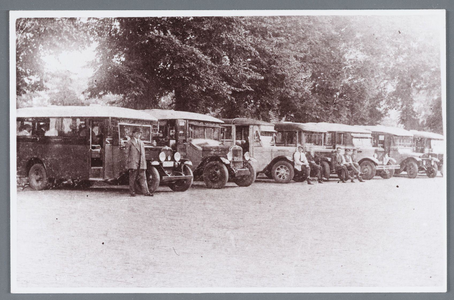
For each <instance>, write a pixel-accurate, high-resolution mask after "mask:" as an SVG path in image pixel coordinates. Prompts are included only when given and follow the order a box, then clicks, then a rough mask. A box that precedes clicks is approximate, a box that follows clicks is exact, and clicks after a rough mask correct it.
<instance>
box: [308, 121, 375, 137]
mask: <svg viewBox="0 0 454 300" xmlns="http://www.w3.org/2000/svg"><path fill="white" fill-rule="evenodd" d="M306 124H311V126H315V127H317V128H319V129H320V130H324V131H327V132H330V131H336V132H350V133H365V134H370V133H371V132H370V131H369V130H367V129H364V128H361V127H359V126H352V125H346V124H339V123H326V122H320V123H306Z"/></svg>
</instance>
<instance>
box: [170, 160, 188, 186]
mask: <svg viewBox="0 0 454 300" xmlns="http://www.w3.org/2000/svg"><path fill="white" fill-rule="evenodd" d="M182 174H183V175H185V176H191V178H189V179H181V180H177V181H175V182H170V183H169V188H170V189H171V190H172V191H175V192H184V191H186V190H187V189H189V188H190V187H191V185H192V181H193V174H192V170H191V168H189V166H188V165H183V171H182Z"/></svg>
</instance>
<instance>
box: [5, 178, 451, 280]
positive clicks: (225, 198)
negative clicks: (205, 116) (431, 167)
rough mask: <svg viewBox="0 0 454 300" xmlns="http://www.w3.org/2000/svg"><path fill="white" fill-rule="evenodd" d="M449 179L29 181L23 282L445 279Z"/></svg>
mask: <svg viewBox="0 0 454 300" xmlns="http://www.w3.org/2000/svg"><path fill="white" fill-rule="evenodd" d="M445 190H446V186H445V181H444V180H443V178H441V177H437V178H435V179H429V178H427V177H425V176H420V177H418V178H416V179H408V178H403V177H394V178H391V179H389V180H384V179H381V178H376V179H373V180H370V181H367V182H365V183H358V182H357V183H354V184H351V183H345V184H343V183H338V182H337V181H336V180H334V179H332V180H331V181H330V182H328V183H324V184H314V185H312V186H308V185H307V183H290V184H277V183H274V182H273V181H270V180H267V179H258V180H257V182H256V183H254V184H253V185H252V186H250V187H247V188H241V187H237V186H236V185H235V184H233V183H229V184H228V186H227V187H226V188H224V189H222V190H210V189H206V188H205V187H204V185H203V184H202V183H195V184H194V186H193V187H192V188H191V189H189V190H188V191H186V192H182V193H177V192H172V191H171V190H170V189H169V188H167V187H160V188H159V189H158V191H157V192H156V194H155V196H154V197H152V198H151V197H143V196H137V197H135V198H131V197H129V194H128V191H127V189H100V188H91V189H90V190H46V191H32V190H23V191H22V190H19V191H18V197H17V206H16V208H17V217H16V237H14V236H13V239H15V240H16V241H17V243H16V248H15V251H14V253H15V257H16V266H17V268H16V271H17V273H16V274H17V278H16V279H17V286H18V287H23V288H36V287H41V288H42V287H47V288H58V287H73V288H77V287H99V288H101V287H102V288H108V287H124V288H136V287H139V288H162V287H167V288H172V287H178V288H189V287H199V288H200V287H202V288H213V287H221V288H228V287H250V288H251V287H252V288H254V287H270V288H273V287H286V288H294V287H391V288H395V287H397V288H399V287H416V286H417V287H428V286H431V287H433V286H436V287H441V286H443V285H444V282H445V281H446V274H445V261H444V256H445V247H446V246H445V238H446V198H445Z"/></svg>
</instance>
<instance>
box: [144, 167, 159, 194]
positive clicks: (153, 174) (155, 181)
mask: <svg viewBox="0 0 454 300" xmlns="http://www.w3.org/2000/svg"><path fill="white" fill-rule="evenodd" d="M160 182H161V176H159V172H158V170H157V169H156V168H155V167H151V168H149V169H148V170H147V184H148V191H149V192H150V193H154V192H155V191H156V190H157V189H158V187H159V183H160Z"/></svg>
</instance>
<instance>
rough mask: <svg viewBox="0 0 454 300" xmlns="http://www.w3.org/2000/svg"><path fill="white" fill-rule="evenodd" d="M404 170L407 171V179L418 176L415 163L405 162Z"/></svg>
mask: <svg viewBox="0 0 454 300" xmlns="http://www.w3.org/2000/svg"><path fill="white" fill-rule="evenodd" d="M405 169H406V170H407V176H408V178H416V176H418V164H417V163H416V162H415V161H412V160H411V161H409V162H407V166H406V168H405Z"/></svg>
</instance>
